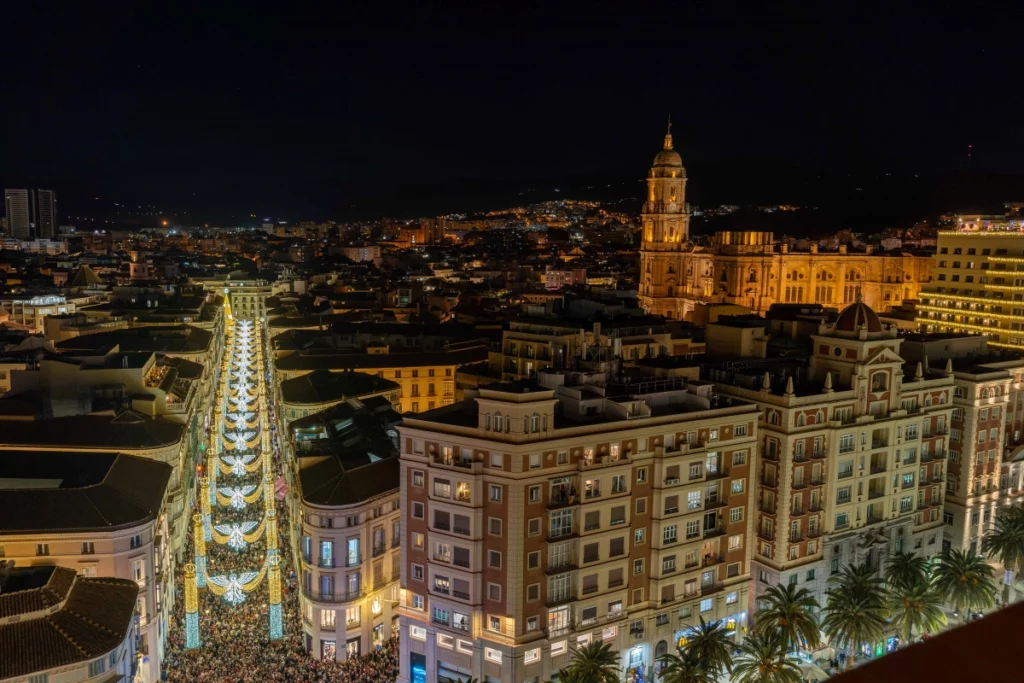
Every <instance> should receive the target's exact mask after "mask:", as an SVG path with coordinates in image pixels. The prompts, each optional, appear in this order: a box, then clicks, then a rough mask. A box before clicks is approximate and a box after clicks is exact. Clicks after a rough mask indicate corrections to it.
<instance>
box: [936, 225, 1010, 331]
mask: <svg viewBox="0 0 1024 683" xmlns="http://www.w3.org/2000/svg"><path fill="white" fill-rule="evenodd" d="M934 270H935V279H934V280H933V281H932V282H931V283H929V284H928V285H926V286H925V287H924V288H923V291H922V292H921V304H919V305H918V307H917V308H918V310H920V311H922V313H923V315H922V316H920V317H919V318H917V321H918V322H920V323H922V324H923V325H924V326H925V330H927V331H928V332H961V333H963V332H969V333H972V334H983V335H985V336H987V337H988V344H989V346H993V347H997V348H1009V349H1015V350H1018V351H1021V350H1024V218H1021V217H1010V216H960V217H959V218H958V219H957V226H956V229H954V230H943V231H940V232H939V244H938V251H937V253H936V254H935V266H934Z"/></svg>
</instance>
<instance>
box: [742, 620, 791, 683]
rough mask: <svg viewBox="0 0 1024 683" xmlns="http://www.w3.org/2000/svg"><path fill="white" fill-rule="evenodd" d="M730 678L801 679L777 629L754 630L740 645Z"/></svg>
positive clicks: (769, 682)
mask: <svg viewBox="0 0 1024 683" xmlns="http://www.w3.org/2000/svg"><path fill="white" fill-rule="evenodd" d="M732 680H733V682H734V683H800V682H801V681H802V680H803V678H802V676H801V674H800V667H799V666H798V665H797V660H796V659H795V658H794V657H792V656H791V655H790V654H789V647H788V643H787V641H786V637H785V636H784V635H783V634H782V633H781V632H779V631H774V632H760V631H755V632H754V633H752V634H751V635H750V636H749V637H748V638H747V639H746V640H745V641H744V642H743V644H742V645H740V655H739V657H737V659H736V663H735V664H734V665H733V670H732Z"/></svg>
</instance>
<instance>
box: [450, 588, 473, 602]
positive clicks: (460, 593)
mask: <svg viewBox="0 0 1024 683" xmlns="http://www.w3.org/2000/svg"><path fill="white" fill-rule="evenodd" d="M452 597H456V598H458V599H459V600H469V593H467V592H465V591H457V590H453V591H452Z"/></svg>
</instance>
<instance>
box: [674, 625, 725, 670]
mask: <svg viewBox="0 0 1024 683" xmlns="http://www.w3.org/2000/svg"><path fill="white" fill-rule="evenodd" d="M724 621H725V620H724V619H723V620H721V621H713V622H711V623H710V624H709V623H708V622H706V621H704V617H701V618H700V625H699V626H695V627H693V629H692V630H691V631H690V633H689V634H687V643H686V647H685V648H684V651H685V652H686V654H688V655H690V656H692V657H693V658H694V659H695V660H696V661H697V662H699V663H700V665H701V666H703V667H705V668H707V669H709V670H710V671H712V672H713V673H714V674H715V675H716V676H720V675H721V674H722V673H723V672H731V671H732V651H733V649H734V647H735V644H734V643H733V641H732V638H731V637H730V635H729V631H727V630H726V628H725V625H724Z"/></svg>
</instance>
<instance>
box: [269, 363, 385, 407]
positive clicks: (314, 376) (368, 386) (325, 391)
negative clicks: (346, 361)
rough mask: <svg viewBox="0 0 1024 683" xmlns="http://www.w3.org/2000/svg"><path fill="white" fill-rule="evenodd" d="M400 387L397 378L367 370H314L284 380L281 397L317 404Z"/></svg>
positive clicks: (302, 402)
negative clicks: (390, 378)
mask: <svg viewBox="0 0 1024 683" xmlns="http://www.w3.org/2000/svg"><path fill="white" fill-rule="evenodd" d="M398 389H401V386H400V385H399V384H397V383H396V382H392V381H391V380H389V379H384V378H383V377H377V376H376V375H368V374H366V373H364V372H330V371H329V370H314V371H313V372H310V373H308V374H305V375H302V376H301V377H295V378H292V379H288V380H285V381H283V382H281V398H282V399H283V400H284V402H285V403H297V404H313V405H315V404H318V403H327V402H328V401H340V400H342V399H345V398H353V397H354V398H359V397H360V396H365V395H367V394H374V393H378V392H383V391H397V390H398Z"/></svg>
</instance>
